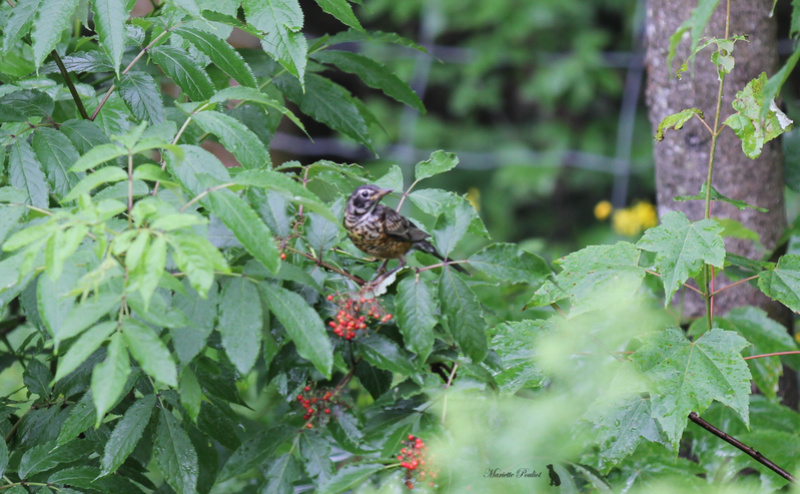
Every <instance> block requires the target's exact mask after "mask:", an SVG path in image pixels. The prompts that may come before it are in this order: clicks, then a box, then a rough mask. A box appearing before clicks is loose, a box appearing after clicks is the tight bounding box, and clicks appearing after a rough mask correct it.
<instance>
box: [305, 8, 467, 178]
mask: <svg viewBox="0 0 800 494" xmlns="http://www.w3.org/2000/svg"><path fill="white" fill-rule="evenodd" d="M341 1H342V2H343V3H345V4H346V3H347V1H346V0H341ZM313 57H314V59H316V60H317V61H319V62H322V63H328V64H333V65H335V66H336V67H338V68H339V69H340V70H342V71H344V72H347V73H349V74H355V75H357V76H358V77H359V78H360V79H361V80H362V81H364V84H366V85H367V86H369V87H372V88H375V89H380V90H381V91H383V93H384V94H385V95H386V96H389V97H390V98H393V99H395V100H397V101H399V102H400V103H404V104H406V105H408V106H410V107H411V108H414V109H415V110H417V111H419V112H421V113H425V105H423V104H422V101H421V100H420V99H419V96H417V93H415V92H414V91H413V90H412V89H411V87H410V86H409V85H408V84H406V83H405V82H404V81H402V80H401V79H400V78H399V77H397V76H396V75H395V74H394V73H393V72H391V71H390V70H389V69H388V68H387V67H386V66H385V65H383V64H382V63H379V62H376V61H375V60H372V59H371V58H367V57H365V56H364V55H359V54H357V53H353V52H349V51H339V50H324V51H321V52H318V53H315V54H314V55H313ZM437 152H438V151H437ZM456 162H458V161H457V160H456Z"/></svg>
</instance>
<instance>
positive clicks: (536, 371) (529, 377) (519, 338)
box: [492, 319, 550, 395]
mask: <svg viewBox="0 0 800 494" xmlns="http://www.w3.org/2000/svg"><path fill="white" fill-rule="evenodd" d="M549 329H550V324H549V323H548V321H547V320H544V319H539V320H536V321H532V320H525V321H510V322H506V323H501V324H499V325H497V326H495V328H494V330H493V331H492V333H494V336H493V337H492V349H493V350H494V351H495V352H497V356H498V357H499V358H500V361H501V362H502V365H500V366H498V370H497V371H496V372H494V373H493V377H494V379H495V381H496V382H497V384H498V385H499V386H500V389H502V390H503V391H504V392H506V393H508V394H512V395H513V394H515V393H516V392H517V391H519V390H520V389H524V388H538V387H540V386H542V385H543V384H544V382H545V379H546V378H547V375H546V374H545V373H544V371H543V370H542V368H541V367H540V366H539V365H537V362H536V357H537V356H538V353H537V352H536V348H537V347H538V345H537V340H538V339H539V338H540V337H541V336H542V335H544V334H546V332H547V331H548V330H549Z"/></svg>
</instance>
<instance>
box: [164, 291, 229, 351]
mask: <svg viewBox="0 0 800 494" xmlns="http://www.w3.org/2000/svg"><path fill="white" fill-rule="evenodd" d="M217 286H218V285H217V283H212V284H211V288H210V289H209V290H208V293H207V294H206V298H205V299H203V298H201V297H200V295H199V294H198V293H197V292H196V291H194V290H193V289H192V287H191V286H190V284H189V280H183V287H184V289H185V292H186V293H185V294H180V293H176V294H175V295H174V296H173V298H172V305H173V306H174V307H175V308H177V309H179V310H181V311H182V312H183V313H185V314H186V317H188V318H189V322H190V324H189V326H187V327H182V328H173V329H170V334H171V335H172V342H173V345H174V347H175V354H177V355H178V358H179V359H180V361H181V363H182V364H188V363H189V361H191V360H192V359H193V358H194V357H195V356H196V355H197V354H198V353H199V352H200V350H202V349H203V348H204V347H205V345H206V338H208V336H209V335H210V334H211V331H212V330H213V329H214V326H215V322H216V316H217V304H218V299H219V290H218V288H217Z"/></svg>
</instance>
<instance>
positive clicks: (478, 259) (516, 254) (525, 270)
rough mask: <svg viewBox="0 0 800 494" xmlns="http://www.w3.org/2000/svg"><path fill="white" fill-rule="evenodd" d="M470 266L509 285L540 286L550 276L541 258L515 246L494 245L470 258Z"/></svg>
mask: <svg viewBox="0 0 800 494" xmlns="http://www.w3.org/2000/svg"><path fill="white" fill-rule="evenodd" d="M469 265H470V266H472V267H474V268H476V269H478V270H480V271H483V272H484V273H486V274H488V275H489V276H491V277H493V278H496V279H499V280H503V281H506V282H509V283H528V284H530V285H533V286H539V285H541V284H542V283H544V281H545V280H546V279H547V278H548V277H549V276H550V274H551V272H550V268H549V267H548V266H547V263H546V262H545V261H544V259H542V258H541V257H539V256H537V255H536V254H531V253H530V252H527V251H524V250H522V249H520V248H519V247H517V246H516V245H514V244H492V245H489V246H487V247H486V248H484V249H483V250H482V251H480V252H478V253H477V254H475V255H473V256H472V257H470V258H469Z"/></svg>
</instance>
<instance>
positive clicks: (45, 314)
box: [12, 237, 80, 338]
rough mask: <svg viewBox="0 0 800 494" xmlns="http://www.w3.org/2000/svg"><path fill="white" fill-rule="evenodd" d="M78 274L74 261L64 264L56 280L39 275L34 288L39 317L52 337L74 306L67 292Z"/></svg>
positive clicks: (73, 285) (71, 287)
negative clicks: (62, 270)
mask: <svg viewBox="0 0 800 494" xmlns="http://www.w3.org/2000/svg"><path fill="white" fill-rule="evenodd" d="M12 238H13V237H12ZM79 276H80V273H79V271H78V268H77V266H76V265H75V264H74V263H67V264H66V265H65V266H64V273H63V274H62V276H60V277H59V278H58V280H53V279H51V278H50V277H49V276H39V280H38V281H37V289H36V301H37V308H38V310H39V317H40V318H41V320H42V322H43V323H44V326H45V328H47V330H48V331H49V333H50V334H51V335H52V336H53V337H54V338H55V337H56V335H58V334H59V333H60V332H61V328H62V327H63V325H64V322H65V320H66V318H67V317H68V315H69V314H70V313H71V312H72V309H73V307H74V306H75V297H72V296H69V295H68V294H69V292H70V291H71V290H73V289H74V288H75V283H76V282H77V280H78V277H79Z"/></svg>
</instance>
